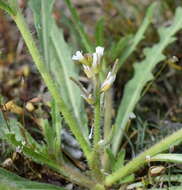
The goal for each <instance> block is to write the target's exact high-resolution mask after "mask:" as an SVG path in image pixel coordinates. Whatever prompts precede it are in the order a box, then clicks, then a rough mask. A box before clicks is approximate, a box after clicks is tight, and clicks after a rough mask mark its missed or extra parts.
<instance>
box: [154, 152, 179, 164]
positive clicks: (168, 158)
mask: <svg viewBox="0 0 182 190" xmlns="http://www.w3.org/2000/svg"><path fill="white" fill-rule="evenodd" d="M150 161H151V162H153V161H160V162H173V163H182V154H157V155H156V156H153V157H152V158H151V159H150Z"/></svg>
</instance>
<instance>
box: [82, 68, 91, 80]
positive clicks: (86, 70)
mask: <svg viewBox="0 0 182 190" xmlns="http://www.w3.org/2000/svg"><path fill="white" fill-rule="evenodd" d="M83 69H84V72H85V74H86V75H87V77H88V78H91V77H92V76H93V71H92V69H91V68H90V67H89V66H86V65H83Z"/></svg>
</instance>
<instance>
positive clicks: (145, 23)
mask: <svg viewBox="0 0 182 190" xmlns="http://www.w3.org/2000/svg"><path fill="white" fill-rule="evenodd" d="M156 6H157V3H156V2H155V3H153V4H152V5H151V6H150V7H149V8H148V10H147V13H146V15H145V18H144V21H143V23H142V24H141V26H140V28H139V30H138V31H137V33H136V34H135V36H134V38H133V39H132V41H131V43H130V44H129V46H128V47H127V48H126V50H125V51H124V52H123V53H122V54H121V57H120V59H119V64H118V65H119V67H121V66H122V65H123V63H124V62H125V61H126V60H127V58H128V57H129V56H130V55H131V54H132V53H133V51H134V50H135V49H136V47H137V45H138V44H139V42H140V41H141V40H143V38H144V33H145V32H146V30H147V28H148V26H149V25H150V24H151V22H152V16H153V11H154V9H155V7H156Z"/></svg>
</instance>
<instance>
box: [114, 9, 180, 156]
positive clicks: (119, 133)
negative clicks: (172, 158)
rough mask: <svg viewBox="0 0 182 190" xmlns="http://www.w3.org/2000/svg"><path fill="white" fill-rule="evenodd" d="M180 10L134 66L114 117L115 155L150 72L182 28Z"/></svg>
mask: <svg viewBox="0 0 182 190" xmlns="http://www.w3.org/2000/svg"><path fill="white" fill-rule="evenodd" d="M181 18H182V8H178V9H177V11H176V14H175V18H174V22H173V24H172V25H171V26H170V27H166V28H165V27H161V28H159V30H158V33H159V37H160V41H159V43H158V44H156V45H154V46H153V47H152V48H146V49H145V50H144V55H145V59H144V60H143V61H142V62H141V63H135V64H134V72H135V73H134V77H133V78H132V80H130V81H129V82H128V83H127V85H126V87H125V90H124V95H123V99H122V102H121V104H120V106H119V110H118V114H117V117H116V121H115V125H116V129H115V131H114V137H113V140H112V150H113V153H114V154H115V155H116V153H117V151H118V148H119V146H120V143H121V140H122V137H123V132H124V130H125V127H126V124H127V122H128V120H129V117H130V114H131V113H132V112H133V110H134V108H135V105H136V104H137V102H138V101H139V99H140V95H141V92H142V89H143V88H144V86H145V85H146V83H147V82H149V81H151V80H152V79H153V74H152V70H153V68H154V67H155V66H156V65H157V64H158V63H159V62H161V61H163V60H164V59H165V55H163V53H162V52H163V50H164V49H165V48H166V47H167V46H168V45H169V44H170V43H172V42H174V41H175V37H173V36H174V35H175V33H176V32H177V31H179V30H180V29H181V28H182V19H181Z"/></svg>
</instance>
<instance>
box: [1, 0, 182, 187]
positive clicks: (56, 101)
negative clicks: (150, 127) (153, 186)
mask: <svg viewBox="0 0 182 190" xmlns="http://www.w3.org/2000/svg"><path fill="white" fill-rule="evenodd" d="M65 2H66V3H67V5H68V7H69V9H70V11H71V13H72V15H73V18H74V20H73V22H74V24H75V26H76V30H77V31H78V33H79V35H80V37H81V39H82V42H83V46H84V47H85V49H86V50H87V51H88V53H89V54H86V55H83V54H82V53H81V52H80V51H77V52H76V55H74V56H73V57H72V58H73V59H74V60H75V61H77V62H78V64H80V65H81V66H82V67H83V71H84V72H85V74H86V76H87V78H88V80H89V81H90V82H91V84H92V89H93V90H92V92H90V91H89V92H88V91H87V90H86V89H85V88H84V87H83V86H82V84H81V83H80V82H79V80H78V72H77V71H76V69H75V65H74V63H73V61H72V60H71V53H70V50H69V47H68V45H67V44H66V42H65V41H64V38H63V33H62V32H60V30H59V28H58V27H57V25H56V24H55V22H54V20H53V18H52V17H51V11H52V5H53V3H54V1H51V0H40V1H38V0H30V5H31V8H32V10H33V13H34V18H35V25H36V29H37V33H38V36H39V39H40V44H41V47H42V51H41V52H42V55H43V56H41V54H40V52H39V50H38V48H37V46H36V44H35V42H34V39H33V37H32V35H31V33H30V31H29V29H28V27H27V25H26V23H25V19H24V18H23V16H22V13H21V11H20V10H19V8H18V6H17V2H16V0H9V1H8V3H7V2H5V1H3V0H0V7H1V8H2V9H4V10H6V11H7V12H8V13H9V14H10V15H11V16H12V18H13V19H14V21H15V23H16V24H17V26H18V28H19V30H20V32H21V34H22V36H23V38H24V40H25V43H26V45H27V47H28V50H29V52H30V54H31V56H32V58H33V60H34V62H35V64H36V66H37V68H38V70H39V72H40V74H41V76H42V78H43V80H44V82H45V84H46V85H47V87H48V89H49V91H50V93H51V95H52V99H53V101H52V104H51V105H52V106H51V109H52V121H53V122H52V123H50V122H49V121H47V120H46V121H43V122H42V133H43V136H44V139H45V142H44V143H43V142H42V143H41V144H40V143H38V142H37V141H36V140H35V139H33V138H32V137H31V135H30V134H29V133H28V132H27V131H26V129H25V128H24V127H23V126H22V125H21V124H20V123H19V122H18V121H16V120H10V121H9V122H8V124H7V122H5V120H4V118H3V115H2V114H1V115H0V126H1V134H2V137H1V138H4V139H6V140H7V141H8V142H9V143H10V144H11V145H13V146H14V147H16V148H17V147H18V148H19V149H20V150H21V151H22V152H23V153H24V154H25V155H26V156H28V157H30V158H31V159H33V160H34V161H36V162H38V163H40V164H43V165H47V166H49V167H50V168H52V169H53V170H55V171H57V172H58V173H60V174H61V175H62V176H63V177H64V178H65V179H67V180H69V181H71V182H73V183H75V184H78V185H79V186H82V187H85V188H88V189H93V190H104V189H107V188H108V187H110V186H112V185H119V184H121V183H128V182H131V181H133V180H134V175H133V173H134V172H136V171H137V170H139V169H140V168H141V167H143V166H144V165H145V164H147V163H148V162H149V161H150V160H152V158H153V159H154V160H155V159H156V160H157V161H160V158H161V157H160V158H159V157H158V158H157V157H155V156H156V155H157V154H159V153H161V152H163V151H166V150H167V149H169V147H170V146H172V145H176V144H179V143H181V141H182V140H181V139H182V138H181V137H182V130H179V131H177V132H175V133H174V134H172V135H170V136H168V137H166V138H165V139H163V140H162V141H160V142H158V143H157V144H156V145H154V146H152V147H151V148H149V149H148V150H146V151H144V152H143V153H141V154H140V155H138V156H137V157H136V158H134V159H133V160H131V161H130V162H128V163H126V164H125V163H124V160H125V151H123V150H121V151H120V145H121V143H122V140H123V134H124V131H125V129H126V127H127V126H128V122H129V120H130V117H131V115H132V113H133V110H134V108H135V106H136V104H137V102H138V101H139V99H140V96H141V93H142V90H143V89H144V87H145V86H146V84H147V83H148V82H149V81H151V80H153V74H152V71H153V69H154V67H155V66H156V65H157V64H158V63H159V62H161V61H163V60H164V59H165V56H164V55H163V50H164V49H165V48H166V47H167V46H168V45H169V44H170V43H172V42H174V41H175V37H174V35H175V34H176V33H177V32H178V31H179V30H180V29H181V28H182V19H181V18H182V8H178V9H177V10H176V14H175V17H174V22H173V24H172V25H171V26H170V27H167V28H165V27H160V28H159V30H158V34H159V38H160V41H159V42H158V43H157V44H156V45H154V46H153V47H151V48H146V49H144V55H145V58H144V60H143V61H141V62H140V63H135V64H134V69H135V73H134V77H133V79H131V80H130V81H129V82H128V83H127V85H126V87H125V90H124V95H123V99H122V101H121V104H120V106H119V110H118V113H117V117H116V119H115V124H114V125H113V126H111V117H109V112H110V109H111V105H110V103H109V100H110V99H112V98H111V93H110V91H109V89H110V88H111V86H112V84H113V82H114V80H115V77H116V74H117V71H118V69H119V68H120V66H121V65H122V64H123V63H124V62H125V61H126V59H127V58H128V57H129V56H130V55H131V53H132V52H133V51H134V50H135V48H136V46H137V44H138V43H139V42H140V41H141V39H142V37H143V36H144V32H145V30H146V28H147V27H148V25H149V24H150V22H151V18H152V13H153V10H154V8H155V7H156V4H152V5H151V6H150V7H149V9H148V11H147V14H146V17H145V19H144V22H143V24H142V26H141V27H140V29H139V31H138V32H137V34H136V35H135V37H133V38H131V37H129V36H127V37H126V38H124V39H123V38H122V39H121V40H120V41H119V42H118V44H115V45H114V48H113V47H112V51H113V52H115V53H116V51H117V52H120V50H121V49H123V50H124V49H125V50H124V51H123V55H122V56H121V58H120V59H119V60H116V61H115V64H114V66H113V68H112V69H110V68H109V67H108V66H107V64H106V60H105V59H104V58H103V53H104V48H102V47H100V46H98V47H97V48H96V52H95V53H93V54H92V52H91V51H92V50H93V46H92V45H91V43H90V41H89V40H88V37H87V35H86V33H85V31H84V29H83V28H82V26H81V24H80V20H79V17H78V14H77V12H76V9H75V8H74V7H73V5H72V3H71V1H69V0H65ZM39 10H41V11H42V14H41V15H40V14H39V13H38V11H39ZM77 23H79V24H77ZM40 26H41V27H40ZM97 28H98V29H97V31H98V32H96V36H97V38H98V40H97V41H98V42H100V43H102V42H103V40H102V31H103V29H102V28H103V22H102V21H100V22H99V23H98V27H97ZM129 39H132V40H131V41H130V43H131V44H130V46H129V42H128V40H129ZM121 44H122V45H121ZM120 45H121V47H120ZM120 48H121V49H120ZM116 57H117V53H116V54H115V55H114V56H113V57H112V59H115V58H116ZM108 71H109V72H108ZM106 73H107V74H106ZM60 75H61V76H62V77H63V78H62V77H60ZM70 77H72V80H73V81H74V82H75V83H76V85H77V86H79V88H80V89H79V88H78V87H76V85H75V84H74V83H72V81H71V80H70ZM81 92H83V97H84V99H85V100H86V101H87V103H89V104H90V105H91V106H92V107H93V109H94V121H93V127H94V132H93V142H91V141H90V139H89V129H88V126H87V118H86V114H84V113H83V112H80V110H83V99H81ZM103 101H104V105H105V107H103ZM70 110H73V111H71V112H70ZM60 112H61V113H62V115H63V119H64V121H65V122H66V123H67V125H68V127H69V128H70V130H71V132H72V133H73V135H74V136H75V137H76V139H77V141H78V142H79V144H80V147H81V149H82V150H83V153H84V155H85V158H86V161H87V163H88V167H89V172H81V171H80V170H78V169H77V168H76V167H75V166H70V164H69V162H67V161H66V160H65V158H64V156H63V155H62V151H61V137H60V131H61V120H62V118H61V117H60V115H59V113H60ZM103 115H104V116H105V118H104V119H105V121H104V126H103V131H104V138H102V132H101V131H102V124H101V123H102V122H101V119H102V116H103ZM107 116H108V117H107ZM153 156H154V157H153ZM161 160H162V161H166V160H167V159H166V158H164V157H163V159H162V158H161ZM173 160H174V159H173Z"/></svg>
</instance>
